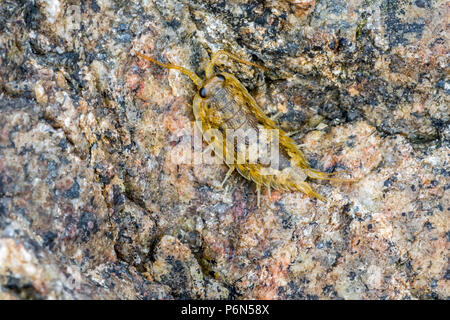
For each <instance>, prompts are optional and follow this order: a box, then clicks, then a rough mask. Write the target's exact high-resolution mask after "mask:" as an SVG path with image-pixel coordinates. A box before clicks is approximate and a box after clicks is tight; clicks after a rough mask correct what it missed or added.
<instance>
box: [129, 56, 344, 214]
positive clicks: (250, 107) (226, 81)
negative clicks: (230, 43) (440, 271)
mask: <svg viewBox="0 0 450 320" xmlns="http://www.w3.org/2000/svg"><path fill="white" fill-rule="evenodd" d="M136 54H137V55H138V56H140V57H141V58H143V59H146V60H148V61H151V62H153V63H155V64H157V65H159V66H161V67H163V68H166V69H176V70H179V71H180V72H182V73H183V74H185V75H187V76H189V78H191V80H192V81H193V82H194V83H195V84H196V86H197V89H198V92H197V94H196V95H195V97H194V100H193V112H194V116H195V119H196V121H198V122H200V123H201V128H200V129H201V131H202V133H203V136H204V137H205V139H206V140H207V141H211V140H212V139H211V136H210V135H208V134H207V133H208V132H209V131H211V130H218V131H220V132H222V134H223V135H224V136H225V135H226V132H227V131H229V130H234V131H236V130H240V132H246V130H255V131H256V132H257V133H259V132H260V131H261V129H262V128H264V129H269V130H275V132H277V134H278V136H277V138H278V140H277V141H278V145H279V150H278V157H279V158H278V168H276V169H275V170H274V169H272V168H269V166H270V164H267V163H264V164H263V163H261V162H258V161H256V162H253V163H252V162H249V161H248V159H245V161H238V158H237V155H236V154H235V151H236V149H237V148H238V146H235V145H234V141H233V143H232V144H231V145H230V144H227V143H225V142H226V141H227V139H226V137H225V139H223V140H220V141H219V140H217V141H216V140H213V141H211V144H212V145H213V148H214V151H215V153H216V154H217V155H220V156H221V157H222V158H223V159H225V158H226V159H227V161H225V163H226V164H227V165H228V167H229V170H228V172H227V174H226V176H225V179H224V180H223V182H222V184H223V183H224V182H225V181H226V180H227V178H228V177H229V176H230V175H231V174H232V172H233V171H234V170H235V169H236V170H237V171H238V172H239V173H240V174H241V175H242V176H243V177H244V178H246V179H248V180H252V181H254V182H255V183H256V190H257V199H258V200H257V202H258V207H259V205H260V192H261V186H265V187H267V188H268V190H269V193H270V188H273V189H278V190H290V191H297V190H298V191H302V192H304V193H306V194H308V195H310V196H313V197H316V198H318V199H320V200H322V201H326V199H325V198H324V197H323V196H321V195H319V194H318V193H317V192H315V191H314V190H313V189H312V188H311V186H310V185H309V184H308V183H307V182H306V181H305V180H306V178H307V177H310V178H314V179H327V180H331V179H333V180H337V181H348V180H346V179H336V178H330V175H333V173H332V174H330V173H325V172H321V171H318V170H315V169H313V168H311V166H310V165H309V163H308V161H307V159H306V158H305V156H304V155H303V153H302V152H301V151H300V149H299V148H298V146H297V145H296V143H295V142H294V141H293V140H292V139H291V138H289V136H288V134H287V133H286V132H284V131H283V130H282V129H280V128H278V127H277V125H276V124H275V122H274V121H273V120H272V119H271V118H269V117H268V116H266V115H265V114H264V112H263V111H262V110H261V108H260V107H259V106H258V104H257V103H256V101H255V99H254V98H253V97H252V96H251V95H250V94H249V93H248V91H247V89H246V88H245V87H244V86H243V85H242V84H241V83H240V81H239V80H238V79H237V78H236V77H235V76H233V75H232V74H230V73H226V72H222V73H219V74H214V73H213V68H214V65H215V64H216V63H217V59H218V58H219V57H220V56H221V55H226V56H228V57H229V58H231V59H233V60H235V61H238V62H240V63H243V64H247V65H251V66H254V67H257V68H260V69H263V70H267V68H265V67H263V66H260V65H258V64H255V63H252V62H249V61H245V60H242V59H240V58H238V57H237V56H235V55H233V54H231V53H229V52H226V51H223V50H219V51H217V52H215V53H214V54H213V56H212V58H211V60H210V61H209V63H208V64H207V66H206V70H205V80H202V79H201V78H200V77H198V76H197V75H196V74H195V73H194V72H192V71H190V70H188V69H185V68H183V67H180V66H176V65H172V64H164V63H161V62H159V61H156V60H154V59H152V58H150V57H147V56H145V55H143V54H140V53H136ZM243 143H246V144H247V146H248V141H247V142H243ZM231 154H232V156H231V161H229V158H230V157H227V155H228V156H229V155H231ZM268 169H270V170H268Z"/></svg>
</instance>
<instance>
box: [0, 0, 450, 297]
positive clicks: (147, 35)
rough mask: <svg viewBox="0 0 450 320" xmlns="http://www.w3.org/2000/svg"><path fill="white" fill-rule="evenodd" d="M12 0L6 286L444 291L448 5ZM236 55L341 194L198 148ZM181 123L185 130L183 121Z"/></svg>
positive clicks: (333, 0)
mask: <svg viewBox="0 0 450 320" xmlns="http://www.w3.org/2000/svg"><path fill="white" fill-rule="evenodd" d="M81 3H82V4H79V2H78V1H62V0H46V1H43V0H35V1H26V0H20V1H16V0H14V1H12V0H11V1H8V0H3V1H1V2H0V66H1V67H0V298H1V299H20V298H23V299H39V298H44V299H46V298H56V299H62V298H65V299H81V298H92V299H117V298H119V299H172V298H173V299H184V298H193V299H211V298H218V299H223V298H236V299H249V298H256V299H261V298H264V299H317V298H318V299H386V298H387V299H448V298H449V296H450V283H449V281H450V274H449V271H448V269H449V268H448V258H449V241H450V230H449V210H450V201H449V199H450V191H449V189H450V179H449V174H450V173H449V172H450V157H449V153H450V151H449V145H450V123H449V93H450V91H449V90H450V83H449V79H448V77H447V75H448V73H449V65H448V63H449V61H448V57H449V55H448V54H449V43H448V32H449V30H448V24H447V23H446V17H448V15H449V6H448V3H446V2H445V1H441V0H415V1H414V0H412V1H403V0H399V1H396V0H373V1H369V0H364V1H363V0H349V1H341V0H286V1H270V0H269V1H238V0H236V1H213V0H209V1H193V0H164V1H163V0H161V1H160V0H156V1H151V0H147V1H110V0H90V1H82V2H81ZM218 49H225V50H228V51H230V52H233V53H235V54H237V55H239V56H241V57H243V58H244V59H247V60H251V61H254V62H257V63H260V64H264V65H265V66H267V67H268V68H270V71H269V72H266V73H264V72H262V71H260V70H255V69H253V68H251V67H248V66H244V65H240V64H236V63H233V62H231V61H229V60H227V59H223V63H221V64H220V65H218V68H217V69H218V70H226V71H228V72H231V73H233V74H235V75H236V76H237V77H238V78H239V79H240V80H241V81H242V83H243V84H244V85H245V86H246V87H247V88H248V89H249V90H250V92H251V93H252V95H253V96H254V97H255V98H256V100H257V101H258V103H259V104H260V105H261V108H262V109H263V110H264V111H265V112H266V113H267V114H268V115H273V114H275V113H277V112H281V113H282V116H281V117H280V118H279V119H278V123H279V125H280V126H281V127H282V128H284V129H285V130H288V131H298V134H297V135H295V136H294V137H295V140H296V141H297V142H298V143H299V145H302V149H303V150H304V152H305V154H306V155H307V157H308V159H309V160H310V162H311V163H312V165H313V166H314V167H315V168H318V169H320V170H324V171H330V172H331V171H336V170H337V171H339V170H347V172H349V173H351V175H352V176H353V177H354V178H357V179H359V180H358V181H357V182H355V183H352V184H348V183H346V184H339V183H336V182H331V183H330V182H319V181H311V182H310V183H311V185H312V186H313V187H314V188H315V189H317V190H318V192H320V193H321V194H322V195H324V196H326V197H327V198H328V199H330V201H329V202H328V203H322V202H319V201H317V200H315V199H313V198H310V197H308V196H305V195H304V194H302V193H295V192H293V193H285V192H277V191H272V193H271V197H270V198H269V195H268V194H267V192H265V191H264V193H263V195H262V204H261V207H260V208H257V206H256V192H255V186H254V185H253V184H252V183H251V182H249V181H246V180H244V179H243V178H242V177H240V176H239V175H237V174H234V175H233V176H232V177H231V178H230V179H229V181H228V182H227V183H226V185H225V187H224V188H223V189H220V188H219V187H218V186H219V183H220V181H221V180H222V178H223V176H224V174H225V173H226V171H227V168H226V166H225V165H207V164H200V165H193V164H179V165H177V164H176V163H174V161H173V159H174V157H176V156H177V152H178V151H179V150H180V149H181V148H184V147H186V146H187V147H189V146H190V140H191V136H192V131H191V130H190V129H191V122H192V121H193V120H194V117H193V113H192V109H191V103H192V97H193V95H194V94H195V92H196V89H195V86H194V85H193V84H192V83H191V82H190V80H189V79H188V78H187V77H185V76H184V75H181V74H180V73H178V72H177V71H175V70H171V71H167V70H164V69H162V68H160V67H158V66H156V65H153V64H150V63H148V62H146V61H143V60H142V59H140V58H138V57H137V56H136V55H135V54H134V52H136V51H137V52H141V53H146V54H147V55H149V56H152V57H154V58H156V59H158V60H161V61H164V62H166V63H169V62H170V63H174V64H178V65H182V66H184V67H186V68H189V69H191V70H193V71H195V72H197V73H198V74H199V75H200V76H203V75H204V73H203V70H204V68H205V66H206V63H207V62H208V60H209V58H210V57H211V54H212V53H213V52H214V51H216V50H218ZM183 129H184V130H183Z"/></svg>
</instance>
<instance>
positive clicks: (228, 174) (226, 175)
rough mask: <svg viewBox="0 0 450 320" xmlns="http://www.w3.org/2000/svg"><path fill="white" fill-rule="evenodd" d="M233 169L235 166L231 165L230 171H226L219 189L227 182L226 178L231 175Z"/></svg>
mask: <svg viewBox="0 0 450 320" xmlns="http://www.w3.org/2000/svg"><path fill="white" fill-rule="evenodd" d="M234 169H236V165H232V166H231V167H230V169H228V172H227V173H226V174H225V178H224V179H223V181H222V183H221V184H220V186H221V187H223V185H224V183H225V181H227V180H228V178H229V177H230V176H231V174H232V173H233V171H234Z"/></svg>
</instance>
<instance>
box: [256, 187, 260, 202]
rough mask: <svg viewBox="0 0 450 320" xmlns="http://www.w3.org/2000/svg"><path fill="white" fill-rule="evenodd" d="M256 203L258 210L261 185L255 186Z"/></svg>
mask: <svg viewBox="0 0 450 320" xmlns="http://www.w3.org/2000/svg"><path fill="white" fill-rule="evenodd" d="M256 199H257V201H256V203H257V205H258V208H259V207H260V205H261V185H260V184H256Z"/></svg>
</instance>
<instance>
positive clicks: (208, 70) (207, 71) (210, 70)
mask: <svg viewBox="0 0 450 320" xmlns="http://www.w3.org/2000/svg"><path fill="white" fill-rule="evenodd" d="M221 55H226V56H227V57H228V58H230V59H233V60H235V61H237V62H240V63H243V64H246V65H250V66H254V67H257V68H260V69H263V70H266V71H267V70H268V69H267V68H266V67H264V66H260V65H259V64H256V63H253V62H250V61H247V60H243V59H241V58H239V57H237V56H235V55H234V54H232V53H229V52H227V51H225V50H218V51H216V52H215V53H214V54H213V56H212V58H211V60H210V61H209V63H208V65H207V66H206V69H205V74H206V78H210V77H211V76H212V75H213V68H214V65H215V64H216V63H217V59H218V58H219V57H220V56H221Z"/></svg>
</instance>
